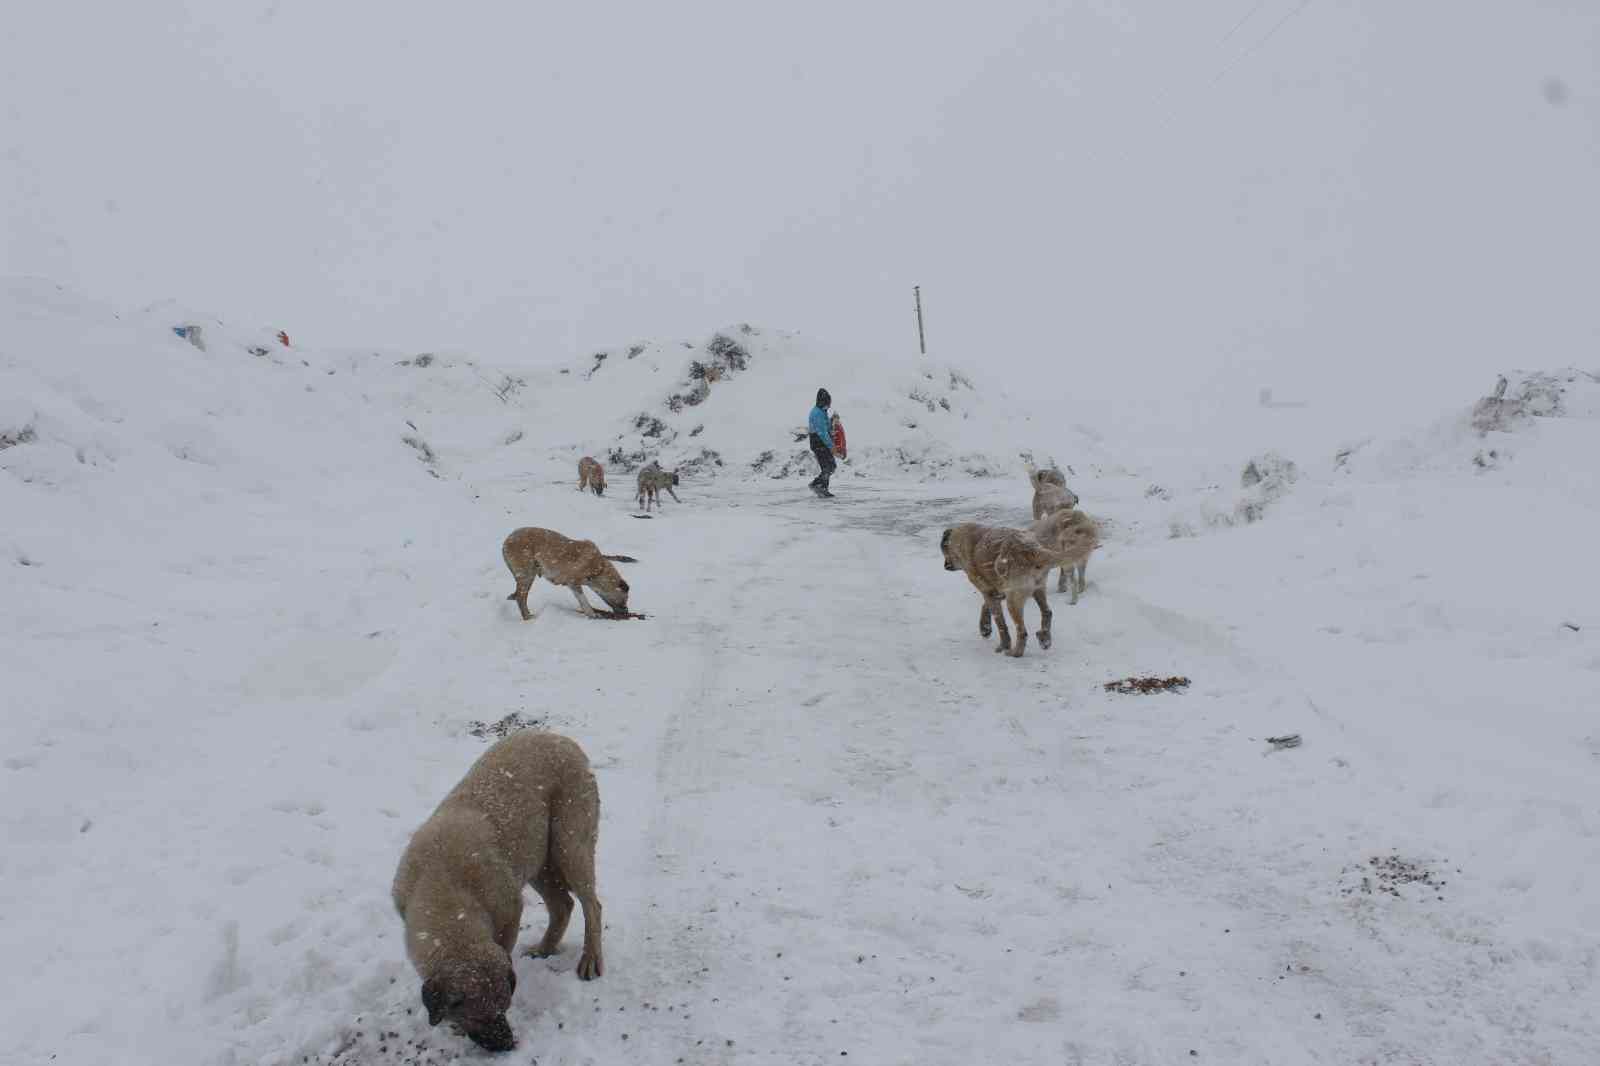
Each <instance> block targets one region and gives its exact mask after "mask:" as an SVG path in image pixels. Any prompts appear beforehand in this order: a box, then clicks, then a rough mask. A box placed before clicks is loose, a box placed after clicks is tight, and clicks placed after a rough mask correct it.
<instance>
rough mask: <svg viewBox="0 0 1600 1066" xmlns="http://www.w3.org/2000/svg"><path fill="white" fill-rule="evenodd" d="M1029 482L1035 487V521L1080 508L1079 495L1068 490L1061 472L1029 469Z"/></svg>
mask: <svg viewBox="0 0 1600 1066" xmlns="http://www.w3.org/2000/svg"><path fill="white" fill-rule="evenodd" d="M1028 481H1029V482H1030V483H1031V484H1032V485H1033V520H1034V521H1035V522H1037V521H1038V520H1039V519H1041V518H1043V517H1044V516H1045V515H1048V514H1054V513H1055V512H1056V511H1061V510H1071V509H1072V508H1074V507H1076V506H1078V496H1077V493H1075V492H1073V491H1072V490H1071V489H1069V488H1067V479H1066V477H1065V475H1063V474H1062V473H1061V471H1059V470H1056V469H1054V468H1052V469H1050V470H1036V469H1035V468H1034V467H1032V466H1029V467H1028Z"/></svg>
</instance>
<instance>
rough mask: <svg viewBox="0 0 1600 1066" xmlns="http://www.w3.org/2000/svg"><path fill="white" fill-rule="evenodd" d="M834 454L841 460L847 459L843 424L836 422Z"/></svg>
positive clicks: (834, 427)
mask: <svg viewBox="0 0 1600 1066" xmlns="http://www.w3.org/2000/svg"><path fill="white" fill-rule="evenodd" d="M833 454H834V455H837V456H838V457H839V458H840V459H843V458H845V447H844V423H843V422H835V423H834V424H833Z"/></svg>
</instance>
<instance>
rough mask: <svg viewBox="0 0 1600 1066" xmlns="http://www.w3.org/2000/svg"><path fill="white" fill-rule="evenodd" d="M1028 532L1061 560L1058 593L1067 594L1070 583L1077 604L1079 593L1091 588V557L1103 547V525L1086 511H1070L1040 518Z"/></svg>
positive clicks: (1073, 599) (1060, 511)
mask: <svg viewBox="0 0 1600 1066" xmlns="http://www.w3.org/2000/svg"><path fill="white" fill-rule="evenodd" d="M1028 532H1029V533H1031V534H1033V536H1034V538H1035V539H1036V540H1038V542H1039V543H1040V544H1043V545H1044V546H1045V548H1046V549H1048V550H1049V551H1051V552H1053V553H1055V555H1056V557H1057V558H1058V559H1059V560H1060V561H1061V578H1060V582H1059V584H1058V585H1057V586H1056V591H1057V592H1067V591H1068V582H1069V580H1070V582H1071V589H1070V591H1071V592H1072V601H1071V602H1073V603H1077V602H1078V594H1079V593H1081V592H1082V591H1083V590H1084V589H1085V588H1087V587H1088V581H1087V579H1086V577H1085V574H1086V573H1087V572H1088V569H1089V555H1090V553H1091V552H1093V551H1094V550H1095V549H1096V548H1098V547H1100V524H1099V523H1098V522H1096V521H1095V520H1094V519H1093V518H1091V517H1089V516H1088V515H1086V514H1084V513H1083V512H1082V511H1076V510H1071V509H1066V510H1058V511H1055V512H1053V513H1051V514H1048V515H1046V516H1045V517H1043V518H1041V519H1039V520H1038V521H1037V522H1035V523H1034V524H1033V525H1031V526H1029V527H1028Z"/></svg>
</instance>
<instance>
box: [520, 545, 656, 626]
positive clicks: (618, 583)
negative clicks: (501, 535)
mask: <svg viewBox="0 0 1600 1066" xmlns="http://www.w3.org/2000/svg"><path fill="white" fill-rule="evenodd" d="M500 554H501V555H502V556H503V557H504V558H505V561H506V566H507V567H508V568H509V569H510V570H511V576H512V577H514V578H516V580H517V587H516V588H515V589H513V590H512V592H511V595H509V596H507V597H506V599H508V600H516V601H517V609H518V610H520V611H521V612H522V620H523V621H524V622H526V621H529V620H531V619H532V618H533V612H532V611H530V610H528V589H530V588H531V587H532V586H533V582H534V579H536V578H539V577H543V578H544V579H545V580H546V581H549V582H551V583H552V584H556V585H565V586H566V587H567V588H569V589H571V590H572V595H573V597H574V598H575V599H577V601H578V610H580V611H582V612H583V613H584V614H586V615H588V616H589V617H591V618H593V617H596V616H597V615H598V614H599V612H598V611H596V610H595V609H594V607H592V606H591V605H590V603H589V599H588V597H587V596H585V595H584V594H583V589H584V586H585V585H587V586H588V587H589V588H592V589H594V591H595V592H596V593H597V594H598V595H599V597H600V598H601V599H602V600H605V601H606V604H607V605H608V606H609V607H610V608H611V609H612V610H613V611H626V610H627V609H628V583H627V582H626V581H624V580H622V575H621V574H619V573H617V568H616V567H615V566H613V565H612V564H611V560H610V559H609V558H608V557H606V556H604V555H602V554H600V549H599V548H597V547H596V546H595V543H594V541H592V540H573V539H571V538H570V537H563V536H562V535H561V534H560V533H557V532H555V531H554V530H550V529H538V528H536V527H533V526H527V527H524V528H522V529H518V530H514V531H512V533H511V535H510V536H509V537H507V538H506V542H505V544H504V546H502V547H501V549H500Z"/></svg>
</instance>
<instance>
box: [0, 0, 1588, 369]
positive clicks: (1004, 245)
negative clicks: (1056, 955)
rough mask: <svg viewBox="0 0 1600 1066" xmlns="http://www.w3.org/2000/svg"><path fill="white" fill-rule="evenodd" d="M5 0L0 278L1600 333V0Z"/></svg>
mask: <svg viewBox="0 0 1600 1066" xmlns="http://www.w3.org/2000/svg"><path fill="white" fill-rule="evenodd" d="M9 14H10V17H9V18H8V20H7V21H8V22H9V23H10V24H11V26H12V27H17V28H20V29H21V31H22V32H20V33H8V34H7V35H6V39H5V40H3V41H0V97H3V103H0V183H3V184H0V190H3V192H4V197H3V204H0V211H3V216H0V217H3V219H4V231H3V233H4V243H3V245H0V273H25V274H38V275H43V276H47V277H50V278H52V279H54V280H58V281H62V282H65V283H68V284H71V285H74V286H77V287H80V288H82V289H83V290H85V291H86V292H87V293H89V294H90V295H92V296H95V297H98V298H100V299H103V300H107V301H110V302H113V303H116V304H120V305H123V306H137V305H139V304H143V303H148V302H151V301H154V300H157V299H162V298H167V297H172V298H176V299H178V300H179V301H180V302H181V303H183V304H185V305H188V306H192V307H196V308H200V309H205V310H210V311H215V312H217V313H220V314H223V315H224V316H225V317H228V318H230V319H231V320H235V321H238V322H240V323H241V324H246V323H248V324H256V323H260V324H269V323H270V324H272V325H273V326H283V327H285V328H288V329H289V331H290V332H291V333H292V334H296V335H298V336H300V337H303V338H304V339H305V340H307V341H309V342H315V343H352V344H355V343H361V344H382V345H398V346H401V347H407V348H414V349H417V350H422V349H426V348H434V347H445V346H453V347H464V348H472V349H476V350H479V351H482V352H483V353H484V354H485V355H489V356H495V357H502V358H504V357H517V358H531V359H537V360H540V361H544V360H550V359H565V358H568V357H570V356H572V355H574V354H575V353H577V352H580V351H583V350H586V349H591V348H594V347H600V346H607V345H612V344H617V343H623V342H626V341H628V340H630V339H634V338H637V337H649V336H669V337H670V336H678V335H682V336H699V335H701V334H703V333H705V332H706V331H707V330H709V329H711V328H713V327H715V326H717V325H720V324H723V323H725V322H729V321H741V320H748V321H751V322H756V323H762V324H766V325H769V326H774V327H783V328H794V329H801V330H804V331H807V332H810V333H812V334H815V335H817V336H819V337H822V338H827V339H832V340H837V341H841V342H844V343H846V344H848V345H850V346H851V347H854V348H858V349H860V350H863V351H866V352H871V351H874V350H884V349H887V348H892V347H899V348H900V349H902V350H903V349H905V348H906V347H908V346H911V345H914V344H915V329H914V324H913V321H912V317H911V302H910V301H911V293H910V289H911V286H912V285H913V284H921V285H922V286H923V291H924V295H925V299H926V301H927V305H928V315H929V337H930V346H931V348H932V349H933V350H934V351H935V352H937V353H938V354H942V355H948V356H951V357H953V358H959V359H968V360H973V359H985V358H988V357H989V356H995V357H1000V356H1004V357H1006V359H1007V360H1009V363H1008V364H1007V365H1027V366H1033V367H1038V368H1040V369H1042V370H1044V371H1045V372H1047V373H1048V374H1050V375H1051V380H1052V381H1055V382H1067V381H1076V380H1080V379H1084V380H1090V381H1094V382H1097V383H1100V386H1099V387H1102V388H1104V389H1105V390H1108V391H1116V392H1122V393H1127V392H1128V391H1129V390H1131V389H1134V388H1141V389H1149V390H1153V391H1157V392H1162V393H1163V394H1165V395H1167V396H1168V398H1169V399H1170V398H1171V397H1173V396H1186V395H1187V396H1193V395H1200V394H1203V389H1204V388H1207V387H1213V386H1214V385H1215V383H1217V382H1219V381H1226V382H1228V383H1229V385H1228V387H1230V388H1232V387H1233V386H1234V385H1235V384H1237V383H1243V382H1248V383H1249V384H1250V387H1251V388H1252V389H1253V388H1254V386H1255V385H1256V384H1263V385H1272V384H1274V383H1278V384H1279V389H1280V393H1281V392H1283V391H1285V389H1284V387H1283V386H1284V384H1285V383H1287V384H1288V385H1289V386H1290V390H1291V391H1292V390H1293V389H1304V390H1312V391H1315V390H1326V389H1331V388H1338V387H1341V384H1342V385H1343V386H1346V387H1347V386H1348V385H1349V383H1350V382H1352V381H1356V380H1358V379H1366V378H1369V377H1370V376H1372V375H1384V376H1392V377H1396V378H1399V379H1406V378H1407V375H1412V376H1420V375H1422V374H1423V373H1425V372H1427V370H1428V369H1429V368H1430V367H1436V366H1438V365H1440V363H1441V362H1443V363H1450V364H1458V365H1464V366H1469V367H1473V368H1477V367H1480V366H1481V367H1482V368H1484V369H1485V371H1486V372H1487V370H1489V369H1491V368H1498V367H1501V366H1506V365H1553V364H1563V363H1578V364H1580V365H1593V364H1595V363H1596V362H1600V359H1597V358H1596V354H1595V353H1596V351H1597V348H1600V300H1597V299H1596V298H1595V297H1594V284H1595V279H1596V278H1597V277H1600V270H1597V268H1600V195H1597V193H1596V190H1597V189H1600V63H1597V57H1600V4H1595V3H1593V2H1592V0H1569V2H1565V3H1561V2H1555V0H1547V2H1541V3H1527V2H1520V3H1519V2H1511V0H1506V2H1498V3H1497V2H1489V0H1474V2H1471V3H1462V2H1460V0H1410V2H1407V3H1404V4H1397V3H1393V2H1392V0H1312V2H1310V3H1309V4H1307V3H1304V2H1303V0H1228V2H1221V0H1218V2H1201V0H1160V2H1158V0H1094V2H1086V3H1078V4H1070V5H1068V4H1059V3H1047V2H1042V0H1031V2H1030V0H1003V2H1002V0H996V2H990V3H986V4H982V5H973V4H961V5H957V4H945V5H933V4H927V3H912V2H909V0H882V2H873V3H860V2H858V3H841V2H832V0H828V2H813V3H809V4H803V5H802V4H783V5H779V4H767V3H752V2H749V0H744V2H709V0H684V2H679V3H674V4H632V5H572V4H563V5H554V4H531V5H530V4H510V3H505V4H499V3H467V4H460V5H441V4H437V3H420V2H414V0H398V2H393V0H392V2H385V3H378V2H375V0H361V2H347V3H341V4H338V5H326V4H312V3H309V2H308V0H260V2H255V3H249V4H246V3H222V2H218V3H200V2H193V3H189V4H184V3H177V2H174V0H151V2H149V3H145V4H123V3H111V2H108V0H102V2H98V3H87V4H73V5H69V4H61V3H43V2H27V3H23V4H21V5H19V6H16V7H13V8H12V9H10V13H9ZM1269 35H1270V36H1269ZM1552 79H1555V80H1554V81H1552ZM996 365H999V364H996ZM1196 390H1201V392H1198V393H1197V392H1196Z"/></svg>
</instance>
